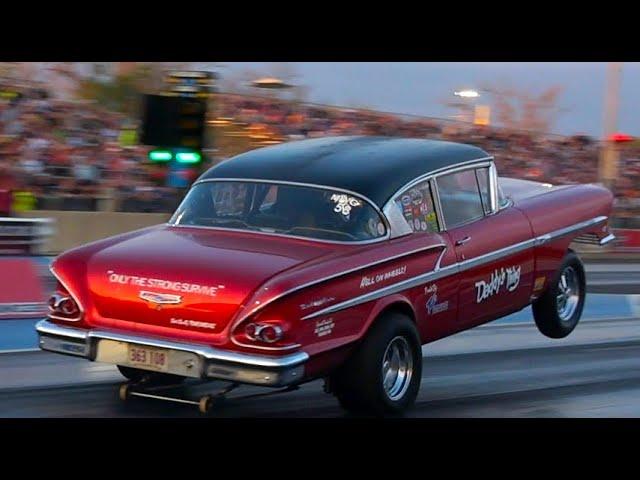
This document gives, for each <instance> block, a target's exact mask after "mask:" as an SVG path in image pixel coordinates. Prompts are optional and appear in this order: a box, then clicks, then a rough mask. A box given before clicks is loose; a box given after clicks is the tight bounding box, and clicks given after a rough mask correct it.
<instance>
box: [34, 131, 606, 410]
mask: <svg viewBox="0 0 640 480" xmlns="http://www.w3.org/2000/svg"><path fill="white" fill-rule="evenodd" d="M611 207H612V195H611V193H610V192H609V191H608V190H607V189H605V188H603V187H601V186H597V185H571V186H555V187H554V186H551V185H546V184H541V183H535V182H529V181H522V180H514V179H506V178H499V177H498V175H497V172H496V167H495V164H494V160H493V157H491V155H489V154H488V153H486V152H485V151H483V150H481V149H480V148H476V147H474V146H471V145H463V144H456V143H449V142H442V141H432V140H422V139H399V138H380V137H338V138H323V139H313V140H303V141H297V142H291V143H287V144H284V145H278V146H273V147H268V148H263V149H258V150H253V151H250V152H248V153H244V154H242V155H239V156H237V157H235V158H232V159H230V160H227V161H225V162H223V163H221V164H219V165H217V166H215V167H213V168H211V169H210V170H209V171H207V172H206V173H204V174H203V175H202V176H201V177H200V178H199V179H198V180H197V181H196V182H195V183H194V184H193V186H192V188H191V189H190V191H189V192H188V194H187V195H186V197H185V198H184V200H183V202H182V204H181V205H180V207H179V208H178V210H177V211H176V212H175V214H174V215H173V217H172V218H171V219H170V221H169V222H168V223H167V224H164V225H159V226H154V227H151V228H146V229H143V230H139V231H135V232H131V233H127V234H124V235H119V236H116V237H113V238H108V239H105V240H101V241H98V242H94V243H91V244H89V245H86V246H83V247H80V248H76V249H73V250H71V251H68V252H66V253H64V254H62V255H60V256H59V257H58V258H57V259H56V260H55V262H54V263H53V266H52V272H53V274H54V275H55V277H56V278H57V280H58V287H57V291H56V292H55V294H54V295H53V296H52V297H51V300H50V303H49V305H50V310H51V311H50V314H49V316H48V318H47V319H46V320H43V321H41V322H40V323H39V324H38V326H37V330H38V333H39V336H40V347H41V348H42V349H43V350H48V351H52V352H58V353H63V354H68V355H75V356H78V357H84V358H87V359H89V360H92V361H98V362H107V363H111V364H115V365H118V368H119V369H120V371H121V372H122V374H123V375H124V376H125V377H127V378H128V379H130V380H131V382H130V383H129V384H127V385H142V384H144V381H147V382H151V383H150V384H153V382H154V381H158V382H160V383H161V382H162V381H164V380H167V379H174V380H180V379H182V378H185V377H195V378H198V379H201V380H224V381H226V382H229V384H228V385H229V386H230V387H229V388H233V387H235V386H237V385H240V384H254V385H262V386H267V387H285V389H286V388H287V387H289V388H291V387H295V386H297V385H300V384H302V383H304V382H308V381H311V380H314V379H325V382H326V384H325V387H326V388H325V390H326V391H328V392H331V393H333V394H334V395H335V396H336V397H337V398H338V400H339V402H340V404H341V405H342V406H343V407H344V408H345V409H347V410H349V411H357V412H371V413H375V414H385V413H394V412H400V411H402V410H404V409H405V408H407V407H409V406H411V404H412V403H413V402H414V401H415V398H416V395H417V393H418V389H419V387H420V380H421V370H422V363H423V360H422V349H421V346H422V345H424V344H427V343H429V342H433V341H434V340H438V339H440V338H443V337H446V336H448V335H452V334H454V333H456V332H460V331H463V330H467V329H469V328H472V327H475V326H477V325H481V324H484V323H486V322H490V321H492V320H495V319H498V318H500V317H503V316H505V315H508V314H510V313H513V312H516V311H518V310H521V309H523V308H525V307H526V306H527V305H530V304H531V305H532V307H533V314H534V317H535V322H536V324H537V325H538V328H539V329H540V331H541V332H542V333H543V334H544V335H546V336H548V337H552V338H562V337H565V336H567V335H568V334H569V333H570V332H571V331H572V330H573V329H574V328H575V327H576V324H577V323H578V320H579V319H580V316H581V313H582V308H583V305H584V300H585V294H586V289H585V271H584V268H583V266H582V263H581V261H580V259H579V258H578V256H577V255H576V253H574V251H573V250H572V248H571V246H572V242H577V241H580V242H586V243H591V244H600V245H604V244H605V243H607V242H609V241H611V240H612V239H613V235H612V234H611V233H610V231H609V229H608V217H609V215H610V211H611ZM136 382H137V383H136ZM140 388H142V387H140ZM229 388H227V389H225V390H224V392H227V391H228V390H229ZM123 391H124V396H127V392H133V391H134V390H131V389H130V388H129V387H126V388H125V389H124V390H123ZM278 391H280V390H278ZM121 393H122V392H121ZM212 398H215V397H214V396H209V397H208V398H207V400H206V401H205V402H204V404H203V403H202V400H203V399H201V401H200V402H199V403H200V406H201V408H202V409H204V410H206V409H207V408H208V406H207V405H210V404H211V399H212ZM203 405H204V406H203Z"/></svg>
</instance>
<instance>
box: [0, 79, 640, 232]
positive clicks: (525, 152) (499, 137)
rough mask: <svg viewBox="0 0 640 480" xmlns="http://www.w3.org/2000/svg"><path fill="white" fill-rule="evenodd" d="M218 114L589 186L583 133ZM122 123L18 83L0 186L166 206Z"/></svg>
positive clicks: (637, 197) (291, 111) (254, 111)
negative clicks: (400, 141) (437, 144)
mask: <svg viewBox="0 0 640 480" xmlns="http://www.w3.org/2000/svg"><path fill="white" fill-rule="evenodd" d="M214 108H215V115H216V116H217V117H222V118H228V119H232V121H233V122H235V123H236V124H238V125H241V126H243V128H247V129H251V128H252V127H253V128H255V127H260V128H261V129H263V130H266V131H267V132H269V134H270V135H271V136H273V138H276V139H278V140H279V141H288V140H296V139H302V138H312V137H320V136H330V135H388V136H404V137H418V138H433V139H442V140H450V141H457V142H464V143H472V144H475V145H478V146H480V147H481V148H484V149H485V150H486V151H488V152H490V153H491V154H492V155H494V156H495V158H496V163H497V165H498V171H499V172H500V174H501V175H503V176H513V177H517V178H525V179H531V180H537V181H546V182H550V183H554V184H566V183H586V182H596V181H597V179H598V158H599V153H600V148H601V146H600V144H599V143H598V142H596V141H594V140H593V139H590V138H588V137H585V136H573V137H563V136H554V135H535V136H534V135H531V134H529V133H522V132H513V131H507V130H503V129H497V128H490V127H481V126H474V125H471V124H464V123H460V122H453V121H443V120H434V119H424V118H418V117H411V116H402V115H393V114H386V113H380V112H374V111H368V110H355V109H344V108H337V107H327V106H320V105H309V104H304V105H303V104H300V103H294V102H289V101H286V100H278V99H276V98H258V97H247V96H239V95H218V96H217V97H216V102H215V105H214ZM127 121H128V119H126V118H124V117H123V116H121V115H119V114H116V113H113V112H107V111H105V110H104V109H102V108H101V107H100V106H97V105H95V104H91V103H81V102H62V101H58V100H54V99H52V98H50V97H49V96H48V95H47V92H46V91H44V90H42V89H38V88H30V89H24V90H23V92H22V95H21V96H20V97H14V98H12V99H10V100H6V101H4V102H2V101H0V191H2V190H3V189H4V190H7V189H9V190H14V191H16V190H18V191H20V190H23V191H27V192H29V193H30V194H32V197H33V201H32V203H33V205H31V206H30V208H37V209H67V210H70V209H73V210H96V209H103V208H102V207H101V202H111V203H110V205H111V207H110V209H115V210H120V211H145V212H158V211H161V212H168V211H172V210H173V209H174V208H175V206H176V204H177V202H178V201H179V199H180V196H181V194H182V191H180V190H177V189H172V188H170V187H167V186H166V185H167V183H166V171H165V170H163V169H162V168H160V167H157V166H154V165H152V164H149V163H148V162H147V161H146V158H147V152H148V150H147V147H144V146H139V145H134V146H129V147H127V146H123V145H122V142H121V141H120V138H119V136H120V134H121V131H122V129H123V126H124V125H125V124H126V123H127ZM639 174H640V149H638V148H637V147H632V146H625V147H624V148H623V151H622V158H621V162H620V175H619V181H618V182H617V183H616V185H615V193H616V205H615V216H616V218H617V219H618V221H619V222H621V224H623V225H624V226H627V225H632V224H636V225H635V226H640V222H638V218H640V215H639V214H640V175H639Z"/></svg>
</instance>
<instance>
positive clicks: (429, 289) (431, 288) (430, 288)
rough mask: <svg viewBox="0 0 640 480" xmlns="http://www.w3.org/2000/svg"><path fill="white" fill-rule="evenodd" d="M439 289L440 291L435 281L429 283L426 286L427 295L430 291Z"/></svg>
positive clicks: (433, 291)
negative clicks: (431, 283)
mask: <svg viewBox="0 0 640 480" xmlns="http://www.w3.org/2000/svg"><path fill="white" fill-rule="evenodd" d="M437 291H438V285H436V284H435V283H434V284H433V285H429V286H428V287H424V293H425V295H426V294H428V293H435V292H437Z"/></svg>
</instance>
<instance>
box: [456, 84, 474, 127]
mask: <svg viewBox="0 0 640 480" xmlns="http://www.w3.org/2000/svg"><path fill="white" fill-rule="evenodd" d="M453 94H454V95H455V96H456V97H458V98H460V99H461V100H460V102H458V103H454V106H456V107H457V108H460V109H461V110H466V114H467V115H465V120H466V121H468V122H469V123H471V122H473V114H474V108H475V105H476V99H477V98H478V97H480V93H478V91H477V90H473V89H470V88H467V89H462V90H456V91H455V92H453Z"/></svg>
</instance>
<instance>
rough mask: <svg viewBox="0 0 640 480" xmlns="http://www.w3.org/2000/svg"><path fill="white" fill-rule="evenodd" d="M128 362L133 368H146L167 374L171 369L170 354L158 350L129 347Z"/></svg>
mask: <svg viewBox="0 0 640 480" xmlns="http://www.w3.org/2000/svg"><path fill="white" fill-rule="evenodd" d="M127 360H128V363H129V365H131V366H133V367H144V368H147V369H151V370H157V371H160V372H166V371H167V370H168V369H169V352H168V351H166V350H159V349H156V348H147V347H139V346H137V345H129V348H128V355H127Z"/></svg>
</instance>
